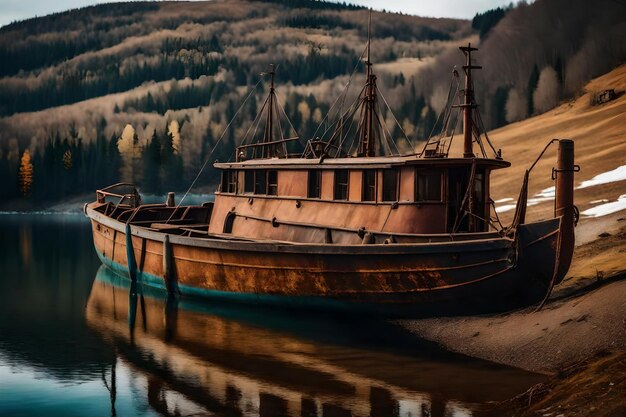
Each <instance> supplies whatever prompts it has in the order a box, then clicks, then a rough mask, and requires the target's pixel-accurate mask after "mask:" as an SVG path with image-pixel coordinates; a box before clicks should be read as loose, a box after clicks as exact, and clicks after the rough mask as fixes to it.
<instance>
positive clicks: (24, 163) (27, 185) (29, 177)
mask: <svg viewBox="0 0 626 417" xmlns="http://www.w3.org/2000/svg"><path fill="white" fill-rule="evenodd" d="M19 182H20V191H21V192H22V195H24V196H26V195H29V194H30V190H31V188H32V187H33V164H32V162H31V160H30V151H29V150H28V149H26V150H25V151H24V153H23V154H22V159H21V160H20V170H19Z"/></svg>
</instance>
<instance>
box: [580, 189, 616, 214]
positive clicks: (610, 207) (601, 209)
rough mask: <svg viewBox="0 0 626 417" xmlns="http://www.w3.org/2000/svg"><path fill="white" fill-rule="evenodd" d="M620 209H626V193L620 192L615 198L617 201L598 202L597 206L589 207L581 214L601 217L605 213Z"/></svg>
mask: <svg viewBox="0 0 626 417" xmlns="http://www.w3.org/2000/svg"><path fill="white" fill-rule="evenodd" d="M621 210H626V194H622V195H620V196H619V197H618V198H617V201H611V202H610V203H605V204H600V205H599V206H595V207H591V208H590V209H587V210H585V211H583V212H582V213H580V214H582V215H583V216H587V217H601V216H606V215H607V214H612V213H616V212H618V211H621Z"/></svg>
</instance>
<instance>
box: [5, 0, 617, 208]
mask: <svg viewBox="0 0 626 417" xmlns="http://www.w3.org/2000/svg"><path fill="white" fill-rule="evenodd" d="M624 12H626V6H624V5H623V4H621V3H617V2H612V1H604V0H603V1H600V2H596V3H594V6H593V7H592V8H590V7H589V6H588V2H586V1H584V0H574V1H571V2H570V1H565V0H537V1H535V2H533V3H531V4H530V5H528V4H525V3H520V4H518V5H517V6H515V7H512V6H511V7H507V8H504V9H501V8H498V9H495V10H490V11H485V12H484V13H481V14H479V15H477V16H476V17H475V18H474V20H473V21H472V22H470V21H464V20H458V19H443V18H442V19H433V18H422V17H418V16H408V15H402V14H397V13H387V12H373V14H372V45H371V58H372V61H373V62H374V71H375V72H376V73H377V75H378V87H379V89H380V91H381V93H382V94H384V98H385V100H386V102H388V103H389V106H390V108H391V110H393V115H392V113H391V112H390V111H388V109H387V108H386V107H384V106H383V108H382V110H381V112H382V116H383V118H384V120H383V122H384V124H385V125H386V127H387V128H388V129H389V130H390V135H391V136H393V137H394V138H396V139H398V140H400V141H404V142H403V143H404V144H405V145H406V144H408V142H409V141H410V142H411V143H412V144H413V145H414V146H415V147H416V148H419V147H420V143H423V141H424V140H425V139H426V138H427V137H428V136H429V134H430V133H431V132H434V133H435V134H437V133H438V132H437V127H436V126H435V122H436V120H437V115H438V114H439V111H440V109H441V107H442V104H443V102H444V101H445V96H446V93H447V91H448V83H449V80H450V75H449V74H450V72H451V69H452V68H453V67H454V66H455V65H456V66H457V67H458V66H459V65H461V64H462V60H463V57H462V54H460V52H459V51H458V46H459V45H461V44H466V43H467V42H472V44H479V46H480V51H479V52H478V53H477V54H476V55H477V59H478V63H479V64H481V65H483V67H484V69H483V70H482V71H478V72H477V76H476V79H475V80H476V91H477V99H478V102H479V103H480V106H481V112H482V115H483V117H484V120H485V123H486V125H487V127H489V128H493V127H496V126H501V125H503V124H506V123H509V122H515V121H518V120H523V119H525V118H527V117H529V116H533V115H537V114H540V113H542V112H545V111H548V110H550V109H551V108H552V107H554V106H556V105H557V104H558V103H559V102H560V101H563V100H569V99H571V98H572V97H575V96H576V95H578V94H579V93H580V91H581V88H582V87H583V86H584V85H585V83H587V82H588V81H589V80H590V79H591V78H592V77H596V76H598V75H600V74H603V73H605V72H607V71H609V70H611V69H612V68H615V67H616V66H617V65H619V64H622V63H624V62H626V42H624V41H623V39H624V38H625V37H626V25H624V23H623V19H621V16H623V15H624ZM367 18H368V12H367V10H365V9H363V8H360V7H356V6H351V5H346V4H338V3H329V2H324V1H313V0H297V1H288V0H266V1H252V0H250V1H245V0H232V1H225V0H216V1H204V2H129V3H118V4H103V5H98V6H93V7H86V8H82V9H76V10H70V11H67V12H63V13H57V14H53V15H50V16H44V17H40V18H34V19H29V20H26V21H23V22H16V23H12V24H10V25H7V26H4V27H2V28H0V180H2V182H3V184H6V187H2V188H0V200H1V201H14V200H16V199H18V198H22V199H24V197H25V200H27V204H26V205H25V206H26V207H27V206H28V205H29V204H34V205H35V206H37V205H40V206H41V205H44V204H47V202H48V201H50V200H58V199H59V198H64V197H66V196H67V195H71V194H74V195H76V194H81V193H85V192H91V191H92V190H93V189H94V188H97V187H102V186H104V185H107V184H108V183H112V182H116V181H120V180H123V181H132V182H135V183H137V184H139V185H140V186H141V187H142V189H143V190H144V191H147V192H151V193H159V192H163V191H164V190H165V189H167V190H169V189H173V190H181V189H185V188H186V187H187V186H188V184H190V183H191V181H192V179H193V178H194V176H195V174H196V173H197V172H198V169H199V167H200V166H202V164H203V163H204V162H205V161H207V160H211V161H212V160H215V159H219V160H226V159H229V158H231V157H232V155H233V149H234V148H235V146H236V145H237V144H239V143H240V141H241V138H242V137H243V136H244V134H245V132H246V131H247V129H248V128H249V126H250V125H251V124H252V122H253V120H254V116H255V114H256V113H257V111H258V109H259V108H261V106H262V104H263V100H264V97H265V94H266V92H267V86H266V85H264V84H263V83H262V82H261V81H262V79H263V77H262V76H261V75H260V74H261V73H262V72H265V71H267V70H268V69H269V65H270V64H276V66H277V72H276V82H277V92H278V98H279V101H280V103H281V104H282V105H283V106H284V110H285V113H286V115H287V116H288V118H289V119H290V120H291V122H292V123H293V129H291V127H288V126H285V127H284V132H283V133H285V134H287V135H290V136H291V135H293V134H294V132H293V130H295V131H296V132H295V133H297V134H298V136H300V138H302V140H303V141H304V140H307V139H310V138H312V137H313V135H318V134H319V132H318V128H319V127H320V123H321V122H322V121H323V120H325V117H326V115H327V114H328V113H329V109H330V108H331V106H332V105H333V103H335V102H336V101H337V100H338V98H339V97H340V95H341V94H342V91H343V89H344V87H346V86H347V85H350V90H349V91H348V93H347V99H346V100H345V101H343V100H340V102H342V103H344V102H345V103H350V102H351V98H353V97H355V95H356V94H357V93H358V90H359V86H360V85H362V82H363V76H362V73H363V65H362V61H363V54H364V51H365V45H366V38H367ZM555 27H556V28H558V30H555ZM351 75H354V76H353V77H352V78H351ZM265 78H267V77H265ZM255 86H256V89H254V87H255ZM253 90H254V91H253ZM250 91H253V92H252V93H250ZM249 93H250V94H251V95H250V96H249V99H247V101H246V104H245V106H243V107H242V108H241V109H239V106H240V105H241V103H243V102H244V100H246V97H248V94H249ZM347 105H348V104H346V106H347ZM238 110H240V111H238ZM235 116H236V117H235ZM331 116H332V115H331ZM540 117H541V116H540ZM396 118H397V120H398V122H399V123H396ZM231 120H233V122H232V124H230V125H229V124H228V123H229V122H230V121H231ZM537 120H542V119H537ZM227 126H228V129H226V127H227ZM434 126H435V129H434V130H433V127H434ZM405 137H406V138H408V140H405ZM220 138H221V139H220ZM218 141H219V145H216V143H217V142H218ZM534 146H535V145H532V146H531V145H530V144H529V145H528V149H529V150H530V149H534ZM214 147H215V151H214V152H212V149H213V148H214ZM503 147H504V146H503ZM298 150H299V149H294V151H298ZM529 152H530V153H532V151H529ZM215 182H216V173H215V171H213V170H208V171H207V172H206V173H205V174H204V175H203V176H202V177H201V178H200V181H199V185H201V186H203V185H204V186H207V185H214V184H215ZM510 197H512V196H508V195H507V196H503V197H502V198H510ZM12 204H13V203H9V205H12ZM20 206H24V205H20ZM503 215H505V216H506V213H503Z"/></svg>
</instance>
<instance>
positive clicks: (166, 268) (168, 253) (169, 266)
mask: <svg viewBox="0 0 626 417" xmlns="http://www.w3.org/2000/svg"><path fill="white" fill-rule="evenodd" d="M173 262H174V256H173V254H172V244H171V243H170V237H169V235H167V234H166V235H165V237H164V238H163V280H164V281H165V288H167V292H168V294H173V293H174V292H175V291H174V289H175V285H174V265H173Z"/></svg>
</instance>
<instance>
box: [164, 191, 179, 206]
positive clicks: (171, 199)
mask: <svg viewBox="0 0 626 417" xmlns="http://www.w3.org/2000/svg"><path fill="white" fill-rule="evenodd" d="M174 197H175V196H174V193H172V192H169V193H167V200H165V205H166V206H167V207H174V206H175V205H176V201H175V198H174Z"/></svg>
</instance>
